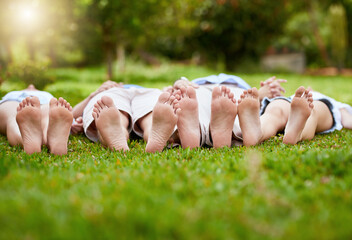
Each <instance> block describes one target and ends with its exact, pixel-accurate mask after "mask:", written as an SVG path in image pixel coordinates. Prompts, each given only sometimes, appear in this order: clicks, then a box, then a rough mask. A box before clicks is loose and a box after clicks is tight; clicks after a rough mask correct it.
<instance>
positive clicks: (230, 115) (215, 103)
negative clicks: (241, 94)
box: [209, 86, 237, 148]
mask: <svg viewBox="0 0 352 240" xmlns="http://www.w3.org/2000/svg"><path fill="white" fill-rule="evenodd" d="M236 115H237V105H236V100H235V99H234V95H233V93H231V92H230V89H229V88H227V87H225V86H222V87H221V88H220V87H215V88H214V89H213V93H212V101H211V117H210V126H209V128H210V133H211V138H212V140H213V147H214V148H221V147H224V146H227V147H230V146H231V140H232V129H233V124H234V122H235V118H236Z"/></svg>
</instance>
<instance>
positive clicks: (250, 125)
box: [238, 88, 262, 146]
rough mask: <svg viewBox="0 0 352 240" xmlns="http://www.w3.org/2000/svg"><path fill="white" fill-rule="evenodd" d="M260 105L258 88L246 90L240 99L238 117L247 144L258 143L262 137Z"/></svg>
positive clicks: (244, 141)
mask: <svg viewBox="0 0 352 240" xmlns="http://www.w3.org/2000/svg"><path fill="white" fill-rule="evenodd" d="M259 107H260V103H259V96H258V90H257V89H256V88H252V89H248V90H246V91H244V92H243V94H242V95H241V98H240V99H239V100H238V117H239V120H240V127H241V130H242V136H243V144H244V145H245V146H253V145H256V144H258V143H259V142H260V140H261V138H262V130H261V126H260V118H259Z"/></svg>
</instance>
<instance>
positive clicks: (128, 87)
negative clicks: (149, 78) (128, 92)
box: [123, 84, 144, 89]
mask: <svg viewBox="0 0 352 240" xmlns="http://www.w3.org/2000/svg"><path fill="white" fill-rule="evenodd" d="M123 88H125V89H130V88H144V87H142V86H139V85H135V84H124V85H123Z"/></svg>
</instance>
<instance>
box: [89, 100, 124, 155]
mask: <svg viewBox="0 0 352 240" xmlns="http://www.w3.org/2000/svg"><path fill="white" fill-rule="evenodd" d="M92 114H93V118H94V120H95V126H96V127H97V130H98V135H99V138H100V141H101V143H102V144H103V145H105V146H106V147H108V148H110V149H111V150H118V151H119V150H123V151H128V150H129V147H128V145H127V136H128V131H127V129H126V128H125V127H123V125H122V121H121V114H122V113H121V112H120V111H119V110H118V109H117V108H116V107H115V105H114V101H113V100H112V99H111V98H110V97H108V96H103V97H102V98H101V100H98V102H97V103H96V104H95V105H94V109H93V113H92Z"/></svg>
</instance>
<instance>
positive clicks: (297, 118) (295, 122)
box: [283, 87, 314, 144]
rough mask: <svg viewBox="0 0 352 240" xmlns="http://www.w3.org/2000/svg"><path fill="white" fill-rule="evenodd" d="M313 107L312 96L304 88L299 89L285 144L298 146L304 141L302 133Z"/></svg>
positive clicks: (289, 117)
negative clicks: (298, 143) (297, 144)
mask: <svg viewBox="0 0 352 240" xmlns="http://www.w3.org/2000/svg"><path fill="white" fill-rule="evenodd" d="M313 107H314V106H313V98H312V94H311V93H310V92H309V90H306V89H305V88H304V87H299V88H298V89H297V90H296V93H295V96H294V97H293V99H292V102H291V110H290V115H289V116H288V121H287V125H286V128H285V135H284V139H283V143H285V144H296V143H297V142H299V141H301V140H302V131H303V129H304V126H305V125H306V122H307V119H308V118H309V116H310V114H311V112H312V109H313Z"/></svg>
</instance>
